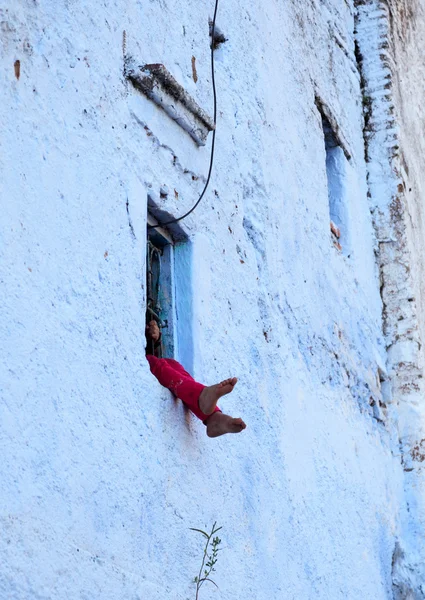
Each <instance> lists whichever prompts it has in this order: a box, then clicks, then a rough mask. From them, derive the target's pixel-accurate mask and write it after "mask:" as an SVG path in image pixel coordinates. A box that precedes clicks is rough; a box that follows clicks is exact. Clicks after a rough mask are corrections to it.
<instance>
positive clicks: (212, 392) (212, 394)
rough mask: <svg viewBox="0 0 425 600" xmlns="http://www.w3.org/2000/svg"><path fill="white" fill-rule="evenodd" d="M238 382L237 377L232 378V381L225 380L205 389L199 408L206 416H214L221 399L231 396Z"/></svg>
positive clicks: (199, 401) (200, 397) (200, 398)
mask: <svg viewBox="0 0 425 600" xmlns="http://www.w3.org/2000/svg"><path fill="white" fill-rule="evenodd" d="M237 382H238V380H237V379H236V377H230V379H225V380H224V381H222V382H221V383H216V384H215V385H209V386H207V387H205V388H204V389H203V390H202V392H201V395H200V396H199V400H198V406H199V408H200V409H201V410H202V412H203V413H204V415H210V414H212V413H213V412H214V409H215V407H216V406H217V402H218V401H219V399H220V398H221V397H222V396H225V395H226V394H230V392H232V391H233V388H234V387H235V385H236V384H237Z"/></svg>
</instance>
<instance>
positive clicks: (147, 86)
mask: <svg viewBox="0 0 425 600" xmlns="http://www.w3.org/2000/svg"><path fill="white" fill-rule="evenodd" d="M126 72H127V77H128V79H129V80H130V81H131V83H132V84H133V85H134V87H135V88H137V89H138V90H140V91H141V92H142V93H143V94H145V95H146V96H147V97H148V98H150V99H151V100H152V101H153V102H155V104H157V105H158V106H160V107H161V108H162V109H163V110H164V111H165V112H166V113H167V115H168V116H169V117H171V118H172V119H173V120H174V121H176V123H178V125H180V127H182V128H183V129H184V130H185V131H187V133H188V134H189V135H190V136H191V137H192V138H193V139H194V140H195V142H196V143H197V144H198V146H205V143H206V140H207V136H208V133H209V132H210V131H212V130H213V129H214V128H215V124H214V122H213V120H212V119H211V117H210V116H209V115H208V114H207V113H206V112H205V111H204V110H203V109H202V108H201V107H200V106H199V105H198V104H197V103H196V102H195V100H194V99H193V98H192V96H190V95H189V94H188V93H187V91H186V90H185V89H184V88H183V87H182V86H181V85H180V84H179V83H178V82H177V81H176V80H175V79H174V77H173V76H172V75H171V73H170V72H169V71H168V70H167V69H166V67H165V66H164V65H161V64H151V65H142V66H138V67H136V66H134V65H133V64H132V63H131V61H130V62H129V63H128V64H127V69H126Z"/></svg>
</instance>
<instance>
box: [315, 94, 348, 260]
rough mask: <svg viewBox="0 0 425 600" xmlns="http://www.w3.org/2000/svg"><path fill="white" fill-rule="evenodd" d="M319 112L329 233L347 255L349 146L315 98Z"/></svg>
mask: <svg viewBox="0 0 425 600" xmlns="http://www.w3.org/2000/svg"><path fill="white" fill-rule="evenodd" d="M316 106H317V108H318V110H319V112H320V116H321V124H322V131H323V137H324V144H325V152H326V178H327V187H328V201H329V217H330V235H331V240H332V243H333V245H334V246H335V248H336V249H337V250H338V251H339V252H344V254H348V247H349V240H348V238H349V226H350V223H349V207H348V193H347V166H348V162H349V161H350V159H351V153H350V151H349V150H348V145H347V143H346V141H345V140H344V139H343V137H342V134H341V131H340V128H339V127H338V125H337V123H336V121H335V119H334V118H333V116H332V115H331V113H330V111H329V109H328V108H327V107H326V106H325V105H324V104H323V103H322V102H321V101H320V100H318V99H317V98H316Z"/></svg>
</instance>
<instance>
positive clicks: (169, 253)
mask: <svg viewBox="0 0 425 600" xmlns="http://www.w3.org/2000/svg"><path fill="white" fill-rule="evenodd" d="M156 223H157V221H156V220H155V219H154V218H153V217H151V216H150V215H149V216H148V225H149V224H156ZM173 250H174V242H173V239H172V238H171V236H170V235H169V233H168V232H167V231H166V230H165V229H163V228H157V229H148V230H147V244H146V325H147V324H148V323H149V322H150V321H152V320H155V321H156V322H157V324H158V327H159V329H160V331H161V339H160V341H159V343H158V344H154V342H153V341H152V340H147V344H148V347H147V350H148V351H149V352H151V353H152V354H156V355H157V356H159V357H160V358H162V357H163V356H165V355H167V356H169V357H171V356H173V354H174V336H173V326H174V318H173V312H174V301H173V276H172V275H173ZM149 345H150V346H149Z"/></svg>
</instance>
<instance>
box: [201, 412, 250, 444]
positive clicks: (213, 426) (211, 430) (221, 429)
mask: <svg viewBox="0 0 425 600" xmlns="http://www.w3.org/2000/svg"><path fill="white" fill-rule="evenodd" d="M244 429H246V425H245V423H244V422H243V421H242V419H234V418H233V417H229V415H224V414H223V413H221V412H215V413H214V414H212V415H210V416H209V417H208V419H207V436H208V437H212V438H213V437H218V436H219V435H224V434H225V433H240V432H241V431H243V430H244Z"/></svg>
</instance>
